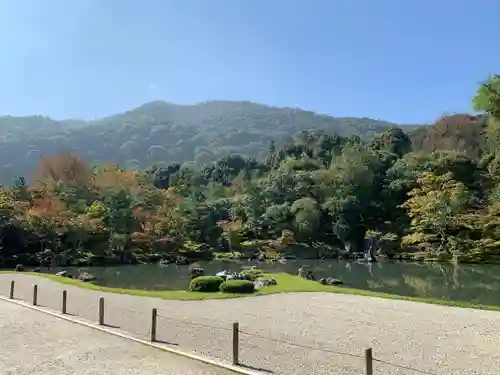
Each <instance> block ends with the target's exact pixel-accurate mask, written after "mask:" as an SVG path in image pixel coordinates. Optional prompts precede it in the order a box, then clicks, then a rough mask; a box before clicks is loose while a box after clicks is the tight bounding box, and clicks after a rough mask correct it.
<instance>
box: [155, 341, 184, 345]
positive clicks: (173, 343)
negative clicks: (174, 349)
mask: <svg viewBox="0 0 500 375" xmlns="http://www.w3.org/2000/svg"><path fill="white" fill-rule="evenodd" d="M155 342H157V343H158V344H163V345H170V346H179V344H177V343H175V342H170V341H166V340H156V341H155Z"/></svg>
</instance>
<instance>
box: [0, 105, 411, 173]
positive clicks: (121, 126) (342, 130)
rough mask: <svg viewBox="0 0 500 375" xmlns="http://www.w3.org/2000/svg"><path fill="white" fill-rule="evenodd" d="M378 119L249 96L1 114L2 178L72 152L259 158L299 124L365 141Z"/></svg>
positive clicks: (164, 160)
mask: <svg viewBox="0 0 500 375" xmlns="http://www.w3.org/2000/svg"><path fill="white" fill-rule="evenodd" d="M398 126H401V127H404V129H406V130H411V125H399V124H395V123H391V122H388V121H384V120H375V119H370V118H366V117H365V118H356V117H333V116H329V115H325V114H320V113H316V112H313V111H306V110H302V109H299V108H291V107H274V106H269V105H264V104H259V103H254V102H250V101H224V100H209V101H204V102H200V103H197V104H186V105H183V104H181V105H179V104H174V103H170V102H165V101H151V102H147V103H144V104H142V105H139V106H137V107H134V108H132V109H130V110H128V111H124V112H121V113H118V114H114V115H110V116H106V117H103V118H101V119H97V120H91V121H84V120H71V119H69V120H53V119H51V118H49V117H44V116H26V117H15V116H2V117H0V161H3V163H0V181H1V182H2V183H10V181H11V180H12V179H13V178H15V177H17V176H19V175H23V176H25V177H27V178H29V176H30V175H31V173H32V172H33V171H34V170H35V169H36V165H37V163H38V161H39V159H40V158H44V157H48V156H51V155H54V154H56V153H60V152H73V153H75V154H77V155H79V156H80V157H82V158H83V159H85V160H87V161H88V162H91V163H118V164H120V165H123V166H125V167H127V168H145V167H149V166H151V165H153V164H168V163H172V162H176V163H183V162H196V163H198V164H203V163H207V162H210V161H213V160H216V159H218V158H220V157H221V156H223V155H227V154H232V153H239V154H242V155H246V156H251V157H254V158H258V157H259V156H262V154H263V153H265V152H267V150H268V148H269V144H270V142H271V141H275V142H276V143H282V142H284V141H285V140H286V139H287V138H290V137H292V136H293V135H294V134H296V133H298V132H300V131H303V130H313V131H324V132H327V133H337V134H339V135H341V136H358V137H360V138H363V139H369V138H371V137H373V136H374V135H375V134H376V133H379V132H381V131H384V130H386V129H388V128H391V127H398Z"/></svg>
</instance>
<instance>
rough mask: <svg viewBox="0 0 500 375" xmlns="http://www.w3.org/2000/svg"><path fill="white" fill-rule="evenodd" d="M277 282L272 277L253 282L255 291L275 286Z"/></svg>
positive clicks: (260, 278)
mask: <svg viewBox="0 0 500 375" xmlns="http://www.w3.org/2000/svg"><path fill="white" fill-rule="evenodd" d="M277 284H278V282H277V281H276V279H275V278H272V277H259V278H257V279H256V280H255V281H254V285H255V289H261V288H264V287H266V286H271V285H277Z"/></svg>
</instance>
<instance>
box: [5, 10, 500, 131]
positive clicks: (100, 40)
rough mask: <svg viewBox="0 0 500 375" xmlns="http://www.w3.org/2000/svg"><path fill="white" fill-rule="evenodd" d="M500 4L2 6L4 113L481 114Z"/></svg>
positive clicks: (497, 60)
mask: <svg viewBox="0 0 500 375" xmlns="http://www.w3.org/2000/svg"><path fill="white" fill-rule="evenodd" d="M499 14H500V1H498V0H476V1H468V0H433V1H431V0H404V1H403V0H377V1H376V0H338V1H337V0H172V1H170V0H142V1H139V0H0V46H1V51H2V55H1V56H2V58H1V59H0V87H1V94H0V95H1V96H0V114H14V115H28V114H42V115H48V116H51V117H55V118H68V117H72V118H86V119H90V118H96V117H102V116H105V115H109V114H113V113H117V112H121V111H123V110H126V109H130V108H132V107H134V106H137V105H140V104H142V103H144V102H147V101H151V100H167V101H170V102H174V103H180V104H191V103H196V102H199V101H204V100H212V99H227V100H250V101H255V102H261V103H265V104H270V105H278V106H292V107H300V108H304V109H309V110H314V111H318V112H322V113H327V114H331V115H334V116H360V117H362V116H364V117H373V118H381V119H386V120H390V121H395V122H400V123H421V122H430V121H433V120H435V119H436V118H437V117H438V116H440V115H442V114H445V113H454V112H463V111H470V110H471V105H470V101H471V97H472V96H473V94H474V92H475V90H476V88H477V85H478V83H479V82H480V81H481V80H482V79H483V78H485V77H486V76H487V75H489V74H491V73H495V72H497V73H500V49H499V48H498V40H499V37H500V22H498V15H499Z"/></svg>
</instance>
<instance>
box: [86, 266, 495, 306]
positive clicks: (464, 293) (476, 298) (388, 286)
mask: <svg viewBox="0 0 500 375" xmlns="http://www.w3.org/2000/svg"><path fill="white" fill-rule="evenodd" d="M302 264H305V265H307V266H309V268H310V269H311V270H312V271H313V273H314V274H315V276H316V277H317V278H320V277H336V278H339V279H342V280H343V281H344V283H345V285H346V286H348V287H352V288H359V289H366V290H373V291H380V292H388V293H393V294H399V295H404V296H418V297H429V298H437V299H446V300H458V301H460V300H463V301H469V302H474V303H482V304H488V305H498V306H500V298H499V296H498V295H499V292H500V273H499V272H498V271H499V270H500V266H495V265H452V264H418V263H402V262H385V263H382V262H380V263H348V262H337V261H330V260H291V261H288V262H286V263H279V262H277V263H260V264H259V263H253V262H246V261H245V262H241V263H222V262H199V263H198V264H197V265H196V266H198V267H202V268H204V269H205V272H206V273H207V274H215V273H216V272H218V271H221V270H223V269H227V270H228V271H234V272H237V271H240V270H242V269H244V268H248V267H251V266H252V265H257V266H258V267H259V268H262V269H264V270H265V271H268V272H287V273H290V274H296V273H297V270H298V268H299V267H300V266H301V265H302ZM81 271H87V272H90V273H92V274H94V275H96V276H98V277H99V280H98V281H97V283H98V284H100V285H105V286H110V287H118V288H133V289H149V290H172V289H186V288H187V285H188V283H189V273H188V267H185V266H176V265H168V266H157V265H138V266H119V267H95V268H85V269H81Z"/></svg>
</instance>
